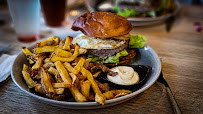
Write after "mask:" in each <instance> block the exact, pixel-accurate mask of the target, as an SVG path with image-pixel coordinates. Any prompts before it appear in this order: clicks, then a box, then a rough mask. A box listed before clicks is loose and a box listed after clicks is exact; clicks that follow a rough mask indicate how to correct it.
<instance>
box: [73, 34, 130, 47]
mask: <svg viewBox="0 0 203 114" xmlns="http://www.w3.org/2000/svg"><path fill="white" fill-rule="evenodd" d="M125 42H126V41H125V40H112V39H105V40H104V39H100V38H95V37H88V36H85V35H84V34H79V35H78V36H76V37H74V38H73V41H72V44H76V43H77V44H78V45H80V47H82V48H86V49H114V48H117V47H119V46H121V45H123V44H124V43H125Z"/></svg>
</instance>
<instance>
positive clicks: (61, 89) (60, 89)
mask: <svg viewBox="0 0 203 114" xmlns="http://www.w3.org/2000/svg"><path fill="white" fill-rule="evenodd" d="M64 90H65V89H64V88H57V89H54V91H55V93H56V94H63V92H64Z"/></svg>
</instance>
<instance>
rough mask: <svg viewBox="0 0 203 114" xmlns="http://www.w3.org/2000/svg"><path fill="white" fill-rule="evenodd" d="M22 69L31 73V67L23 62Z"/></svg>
mask: <svg viewBox="0 0 203 114" xmlns="http://www.w3.org/2000/svg"><path fill="white" fill-rule="evenodd" d="M23 71H26V72H28V73H31V71H32V69H31V68H30V67H29V66H28V65H26V64H24V65H23Z"/></svg>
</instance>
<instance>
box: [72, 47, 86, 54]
mask: <svg viewBox="0 0 203 114" xmlns="http://www.w3.org/2000/svg"><path fill="white" fill-rule="evenodd" d="M74 50H75V49H71V50H70V52H74ZM86 52H87V49H84V48H80V49H79V55H81V54H85V53H86Z"/></svg>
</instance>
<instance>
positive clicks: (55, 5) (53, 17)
mask: <svg viewBox="0 0 203 114" xmlns="http://www.w3.org/2000/svg"><path fill="white" fill-rule="evenodd" d="M66 2H67V0H40V4H41V8H42V11H43V14H44V19H45V22H46V24H47V25H48V26H51V27H59V26H62V25H63V24H64V21H65V11H66Z"/></svg>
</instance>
